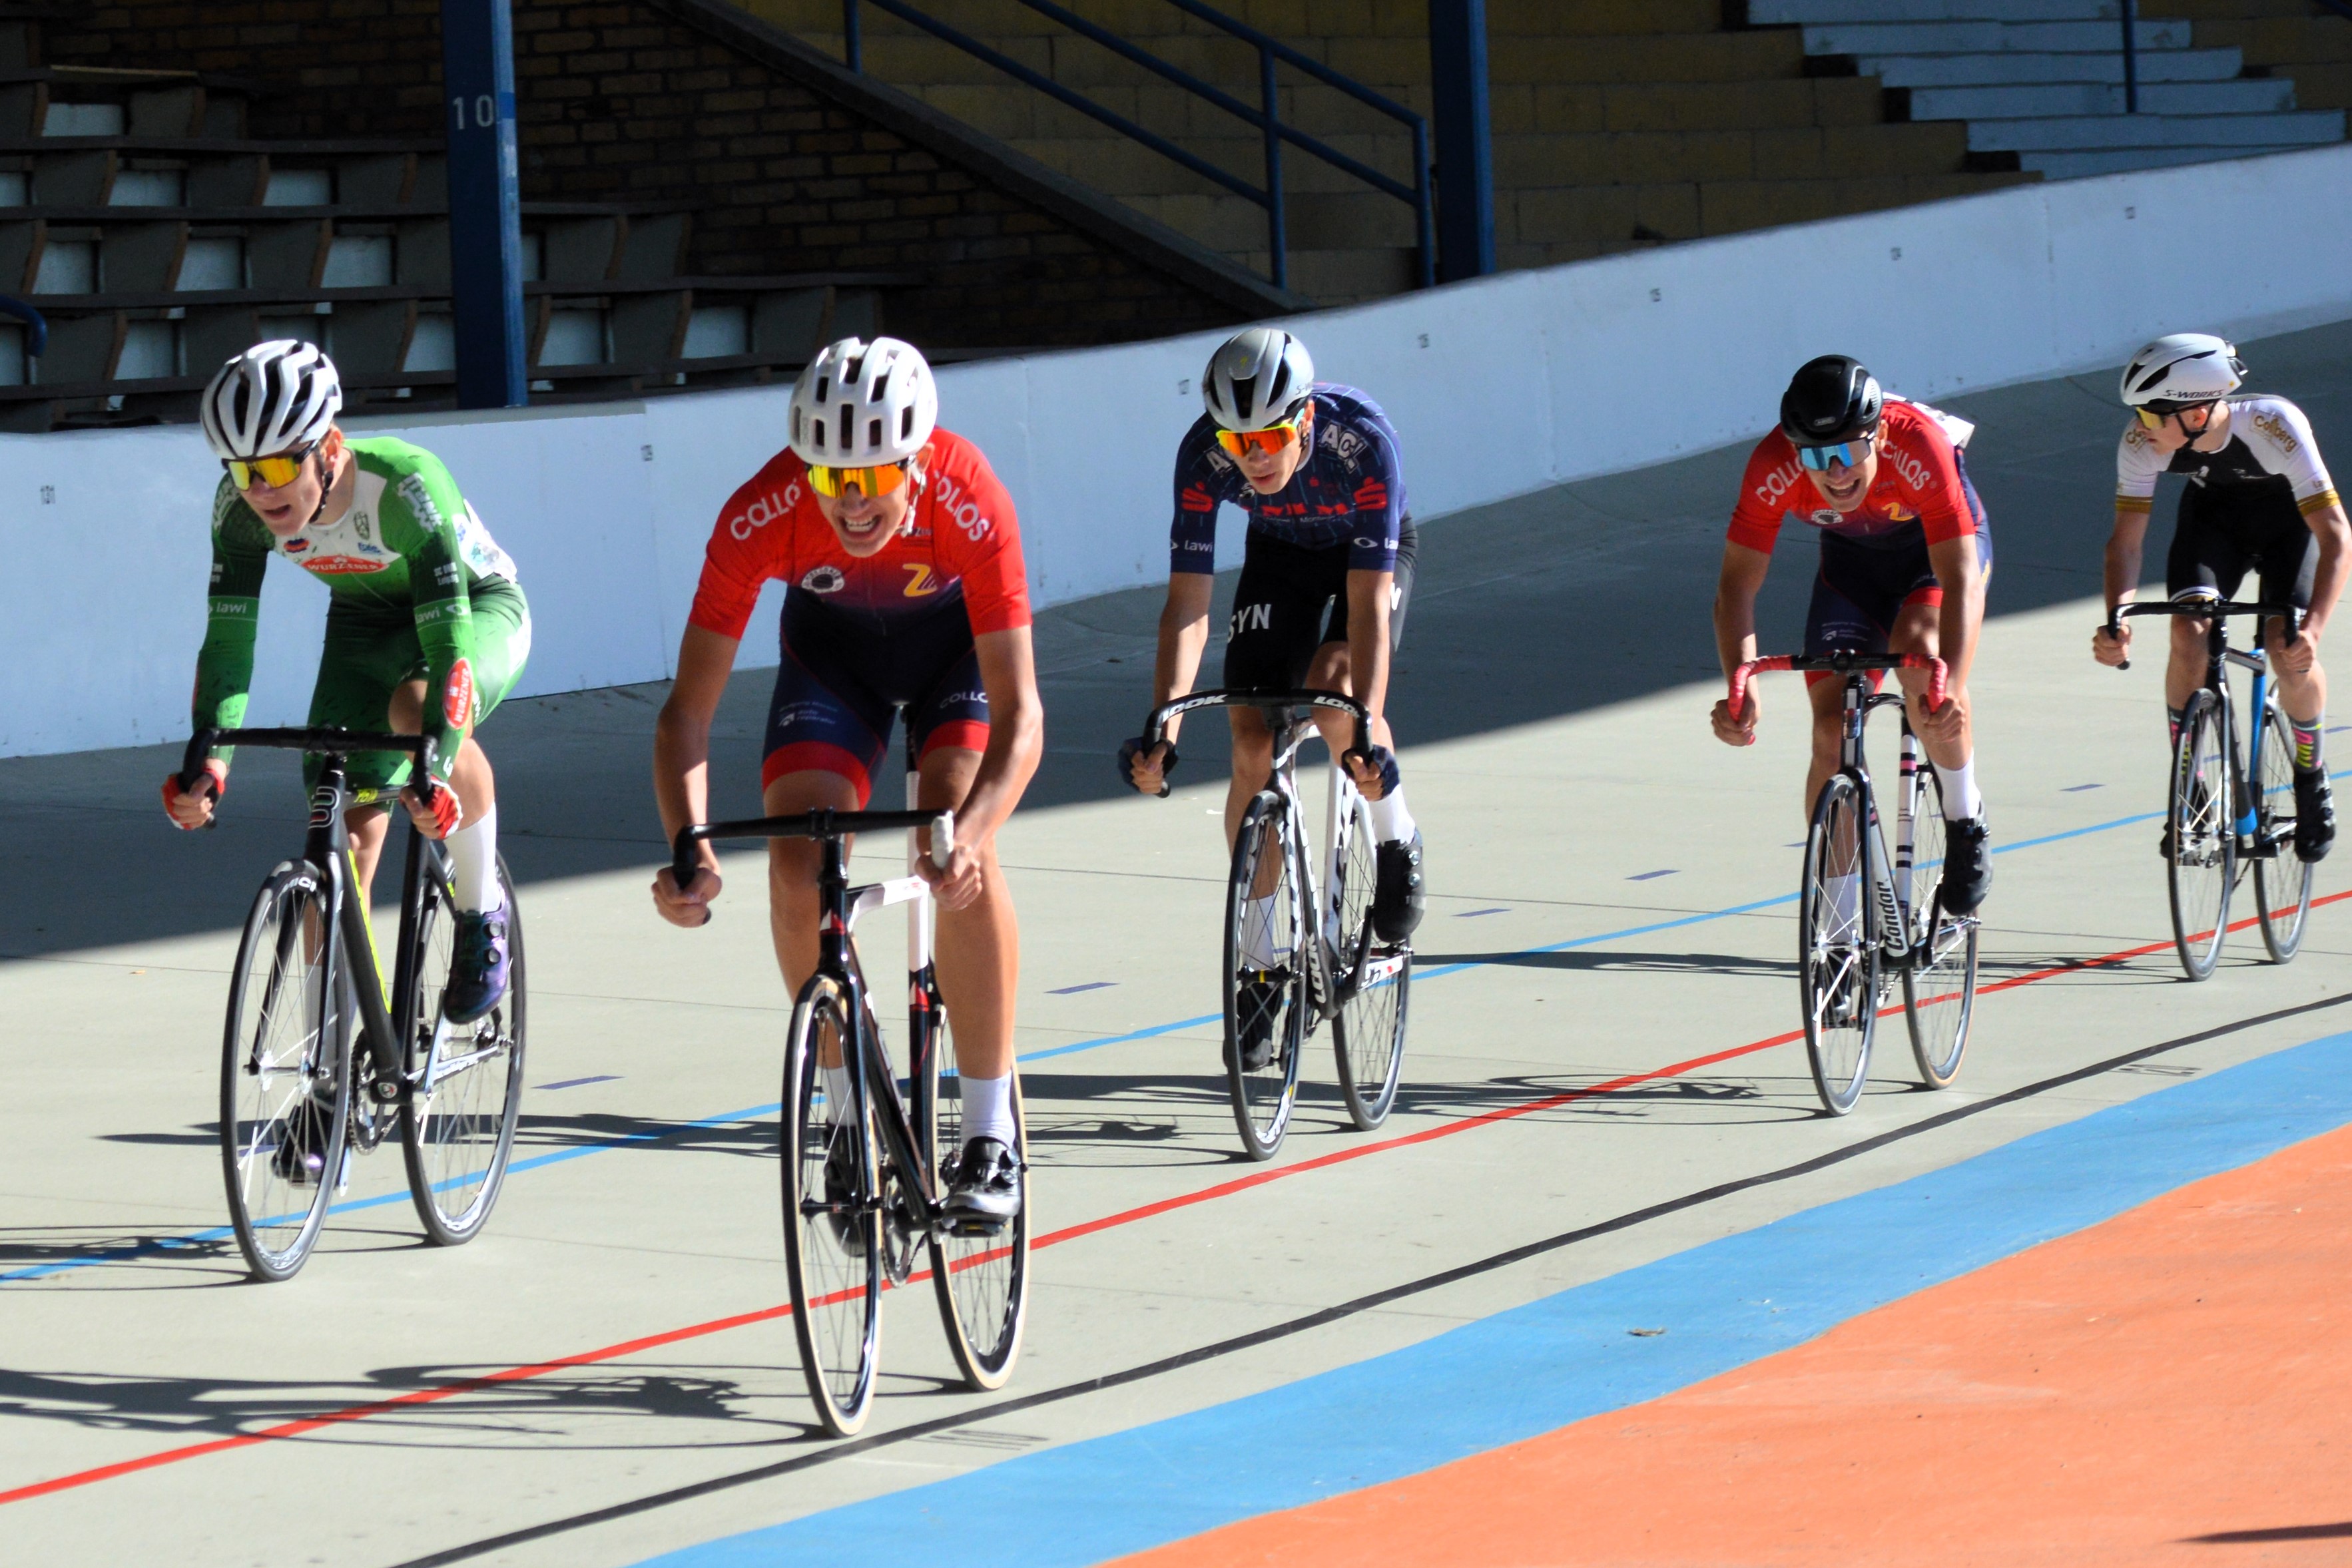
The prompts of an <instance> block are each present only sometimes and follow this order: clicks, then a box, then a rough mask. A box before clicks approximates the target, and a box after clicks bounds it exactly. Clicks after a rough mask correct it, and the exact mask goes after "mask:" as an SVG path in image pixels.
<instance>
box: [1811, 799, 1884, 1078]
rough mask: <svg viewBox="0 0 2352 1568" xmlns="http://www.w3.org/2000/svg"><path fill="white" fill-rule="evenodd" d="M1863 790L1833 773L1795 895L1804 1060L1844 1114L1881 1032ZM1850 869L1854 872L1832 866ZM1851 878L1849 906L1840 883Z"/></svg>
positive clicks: (1816, 809) (1818, 805) (1818, 804)
mask: <svg viewBox="0 0 2352 1568" xmlns="http://www.w3.org/2000/svg"><path fill="white" fill-rule="evenodd" d="M1865 831H1867V829H1866V827H1865V824H1864V821H1863V814H1862V791H1861V789H1859V788H1858V787H1857V786H1856V784H1855V783H1854V780H1853V775H1851V774H1847V773H1835V774H1832V775H1831V776H1830V778H1829V779H1828V781H1827V782H1825V783H1824V784H1822V792H1821V794H1820V795H1819V797H1817V798H1816V799H1815V800H1814V802H1813V819H1812V823H1811V827H1810V828H1809V829H1808V831H1807V832H1806V834H1805V869H1804V880H1803V881H1802V882H1801V883H1799V884H1798V894H1797V968H1798V985H1799V987H1800V995H1801V997H1802V998H1803V999H1804V1007H1805V1059H1806V1061H1807V1062H1808V1063H1809V1064H1810V1065H1811V1069H1812V1074H1813V1087H1814V1089H1815V1090H1816V1091H1817V1092H1819V1093H1820V1094H1821V1097H1822V1107H1823V1108H1824V1109H1825V1110H1827V1111H1828V1112H1829V1113H1830V1114H1831V1115H1832V1116H1843V1115H1844V1114H1845V1113H1847V1112H1849V1111H1851V1110H1853V1107H1854V1104H1855V1103H1856V1102H1858V1101H1859V1100H1860V1099H1861V1098H1862V1089H1863V1085H1864V1082H1867V1081H1868V1078H1869V1074H1870V1046H1871V1039H1872V1036H1873V1035H1874V1033H1875V1032H1876V1030H1877V1027H1878V968H1879V948H1878V944H1879V936H1878V932H1877V930H1876V929H1875V927H1876V925H1877V915H1876V898H1875V891H1874V889H1873V888H1872V887H1871V886H1870V885H1869V883H1870V877H1869V871H1870V866H1869V857H1868V848H1867V841H1866V840H1865V839H1864V833H1865ZM1841 864H1843V865H1849V866H1851V867H1852V868H1853V870H1852V871H1851V872H1850V873H1841V872H1838V871H1836V870H1835V869H1834V868H1835V867H1837V866H1838V865H1841ZM1847 875H1851V876H1852V877H1853V879H1854V882H1853V890H1852V899H1851V903H1852V905H1853V907H1852V908H1851V909H1847V908H1845V907H1844V904H1846V903H1847V902H1848V901H1847V899H1846V898H1845V896H1844V893H1843V888H1842V887H1841V885H1840V883H1839V880H1838V879H1839V878H1841V877H1843V876H1847Z"/></svg>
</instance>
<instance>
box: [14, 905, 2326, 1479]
mask: <svg viewBox="0 0 2352 1568" xmlns="http://www.w3.org/2000/svg"><path fill="white" fill-rule="evenodd" d="M2346 898H2352V889H2347V890H2346V891H2345V892H2342V893H2331V894H2327V895H2326V897H2324V898H2315V899H2313V900H2312V901H2311V906H2312V907H2313V908H2314V909H2316V908H2318V907H2319V906H2320V905H2322V904H2334V903H2336V902H2337V901H2338V900H2340V899H2346ZM2258 918H2259V917H2258V916H2249V917H2247V918H2246V919H2244V920H2240V921H2236V922H2233V923H2232V924H2231V926H2230V929H2231V931H2233V932H2234V931H2243V930H2245V929H2246V928H2247V927H2249V926H2251V925H2254V924H2255V921H2256V919H2258ZM2169 946H2172V942H2171V940H2170V939H2169V938H2167V939H2166V940H2164V941H2161V942H2149V943H2145V944H2143V945H2142V946H2137V947H2126V948H2124V949H2122V950H2121V951H2119V952H2115V953H2107V954H2103V955H2101V956H2098V957H2095V958H2086V959H2081V960H2078V961H2075V962H2073V963H2065V964H2053V965H2050V966H2048V967H2045V968H2040V969H2032V970H2029V971H2027V972H2026V973H2024V974H2022V975H2013V976H2011V977H2009V978H2008V979H2006V980H1997V981H1995V982H1994V983H1993V984H1991V985H1989V986H1979V987H1978V988H1977V995H1979V996H1980V997H1981V996H1990V994H1992V993H1993V992H1995V991H2007V990H2014V989H2015V988H2018V987H2020V986H2030V985H2032V984H2034V983H2035V982H2037V981H2041V980H2047V979H2051V978H2053V977H2056V976H2059V975H2073V974H2079V973H2081V972H2082V971H2084V970H2085V969H2098V968H2105V967H2109V966H2111V965H2115V964H2121V963H2126V962H2128V961H2129V960H2131V959H2133V958H2142V957H2146V956H2148V955H2149V954H2151V953H2160V952H2162V951H2163V950H2164V949H2166V948H2168V947H2169ZM1901 1010H1902V1009H1900V1008H1899V1007H1890V1008H1886V1009H1883V1010H1882V1011H1881V1012H1880V1014H1879V1016H1880V1017H1881V1018H1885V1017H1887V1016H1890V1015H1892V1014H1894V1013H1896V1012H1899V1011H1901ZM1803 1038H1804V1031H1803V1030H1790V1031H1789V1032H1788V1033H1786V1034H1776V1035H1773V1036H1771V1037H1769V1039H1765V1040H1751V1041H1749V1042H1748V1044H1746V1045H1735V1046H1733V1047H1731V1048H1730V1049H1729V1050H1728V1051H1713V1052H1710V1053H1709V1054H1707V1055H1706V1056H1695V1057H1692V1058H1691V1059H1690V1060H1689V1061H1678V1062H1675V1064H1674V1065H1672V1066H1670V1067H1658V1068H1653V1069H1651V1070H1650V1071H1647V1072H1633V1073H1628V1074H1626V1075H1625V1076H1624V1077H1622V1078H1612V1079H1610V1080H1609V1081H1607V1082H1602V1083H1595V1084H1591V1085H1590V1086H1588V1087H1586V1088H1582V1089H1570V1090H1567V1091H1565V1092H1561V1093H1558V1094H1548V1095H1545V1096H1543V1097H1542V1098H1541V1099H1537V1100H1528V1101H1525V1102H1522V1103H1519V1104H1517V1105H1506V1106H1504V1107H1502V1108H1501V1109H1499V1110H1494V1111H1486V1112H1483V1113H1480V1114H1478V1115H1475V1116H1469V1117H1465V1118H1464V1119H1463V1120H1461V1121H1459V1122H1448V1123H1445V1124H1443V1125H1442V1126H1435V1127H1424V1128H1423V1129H1422V1130H1421V1131H1419V1132H1417V1133H1406V1134H1402V1135H1401V1136H1399V1137H1394V1138H1383V1139H1381V1140H1380V1141H1379V1142H1377V1143H1370V1144H1359V1145H1354V1146H1353V1147H1350V1148H1345V1149H1338V1150H1334V1151H1333V1152H1332V1153H1330V1154H1328V1155H1317V1156H1316V1157H1314V1158H1313V1159H1307V1160H1299V1161H1297V1162H1296V1163H1295V1164H1292V1165H1286V1166H1271V1167H1268V1168H1266V1169H1264V1170H1259V1171H1254V1172H1252V1173H1251V1174H1250V1175H1248V1176H1237V1177H1235V1178H1234V1180H1232V1181H1227V1182H1219V1183H1217V1184H1216V1185H1215V1186H1206V1187H1202V1189H1200V1190H1199V1191H1198V1192H1190V1193H1183V1194H1181V1195H1179V1196H1177V1197H1167V1198H1162V1199H1160V1201H1159V1202H1157V1203H1147V1204H1144V1205H1142V1206H1141V1207H1137V1208H1129V1209H1125V1210H1122V1211H1121V1212H1119V1213H1118V1214H1112V1215H1106V1216H1104V1217H1103V1218H1100V1219H1089V1220H1087V1221H1084V1222H1083V1223H1081V1224H1077V1225H1070V1226H1065V1227H1064V1228H1061V1229H1059V1230H1055V1231H1050V1232H1048V1233H1047V1234H1045V1235H1044V1236H1041V1237H1038V1238H1037V1239H1035V1240H1034V1241H1032V1242H1031V1243H1030V1244H1029V1245H1030V1249H1031V1250H1032V1251H1034V1250H1036V1249H1039V1248H1043V1247H1054V1246H1058V1245H1060V1244H1061V1243H1062V1242H1065V1241H1075V1240H1077V1239H1079V1238H1080V1237H1084V1236H1092V1235H1094V1234H1096V1233H1097V1231H1103V1230H1110V1229H1115V1228H1118V1227H1119V1226H1122V1225H1132V1224H1135V1223H1136V1222H1137V1221H1139V1220H1144V1219H1150V1218H1154V1217H1156V1216H1158V1215H1162V1214H1169V1213H1172V1212H1173V1211H1175V1210H1177V1209H1180V1208H1190V1207H1192V1206H1193V1205H1194V1204H1199V1203H1207V1202H1209V1201H1211V1200H1212V1199H1214V1198H1220V1197H1229V1196H1231V1195H1232V1194H1234V1193H1237V1192H1247V1191H1248V1190H1250V1189H1251V1188H1253V1187H1259V1186H1265V1185H1266V1184H1267V1183H1269V1182H1276V1181H1281V1180H1284V1179H1286V1177H1290V1176H1304V1175H1305V1174H1306V1173H1307V1172H1308V1171H1317V1170H1323V1169H1325V1168H1327V1167H1328V1166H1336V1165H1343V1164H1345V1163H1347V1162H1348V1161H1349V1160H1360V1159H1364V1158H1367V1157H1369V1156H1370V1155H1378V1154H1385V1153H1387V1152H1388V1151H1389V1150H1391V1149H1402V1148H1408V1147H1411V1146H1412V1145H1416V1144H1426V1143H1432V1142H1434V1141H1435V1140H1437V1139H1439V1138H1450V1137H1452V1136H1454V1134H1457V1133H1467V1132H1471V1131H1474V1130H1475V1129H1477V1128H1480V1127H1487V1126H1492V1125H1494V1124H1496V1123H1499V1122H1508V1121H1513V1120H1516V1119H1517V1118H1518V1117H1521V1116H1532V1115H1535V1114H1537V1113H1539V1112H1544V1111H1556V1110H1558V1109H1559V1108H1560V1107H1561V1106H1563V1105H1570V1104H1574V1103H1576V1102H1578V1101H1580V1100H1590V1099H1592V1098H1594V1097H1596V1096H1598V1095H1602V1094H1613V1093H1616V1092H1619V1091H1621V1090H1625V1089H1631V1088H1633V1086H1634V1085H1636V1084H1641V1083H1650V1082H1655V1081H1657V1080H1659V1079H1662V1078H1677V1077H1680V1076H1681V1075H1683V1074H1684V1073H1686V1072H1695V1071H1697V1070H1699V1069H1700V1068H1702V1067H1712V1066H1714V1065H1715V1064H1716V1063H1717V1062H1719V1061H1731V1060H1732V1059H1734V1058H1735V1057H1741V1056H1749V1055H1753V1054H1754V1053H1755V1052H1757V1051H1769V1050H1770V1049H1771V1048H1772V1047H1774V1046H1776V1045H1787V1044H1788V1043H1790V1041H1792V1040H1802V1039H1803ZM971 1261H973V1262H978V1261H981V1260H980V1259H974V1260H971ZM929 1272H930V1271H929V1270H919V1271H918V1272H917V1273H915V1274H914V1275H912V1276H910V1277H909V1279H908V1283H909V1284H912V1283H913V1282H914V1281H917V1280H921V1279H926V1278H928V1277H929ZM792 1311H793V1309H792V1305H791V1303H789V1302H785V1303H782V1304H781V1305H778V1306H773V1307H765V1308H762V1309H761V1310H760V1311H758V1312H738V1313H736V1314H735V1315H733V1316H732V1317H724V1318H714V1319H712V1320H710V1321H709V1322H700V1323H693V1324H689V1325H688V1326H687V1327H685V1328H677V1329H669V1330H666V1331H665V1332H663V1333H654V1334H646V1335H645V1336H644V1337H642V1338H639V1339H632V1340H624V1341H622V1342H621V1343H618V1344H608V1345H605V1346H604V1347H602V1348H601V1349H597V1350H585V1351H582V1352H580V1353H579V1354H575V1355H566V1356H559V1357H557V1358H556V1359H554V1360H552V1361H537V1362H532V1363H530V1364H528V1365H525V1366H510V1367H507V1368H505V1369H503V1370H501V1371H499V1372H491V1373H485V1374H483V1375H481V1376H478V1377H468V1378H464V1379H461V1380H460V1381H458V1382H456V1383H445V1384H439V1385H435V1386H434V1387H431V1388H419V1389H415V1390H413V1391H411V1392H409V1393H406V1394H399V1395H394V1396H393V1397H391V1398H389V1399H377V1400H373V1401H371V1402H369V1403H368V1404H365V1405H353V1406H348V1407H347V1408H344V1409H341V1410H334V1411H330V1412H328V1413H326V1414H324V1415H320V1416H303V1417H302V1418H300V1419H299V1420H294V1421H282V1422H279V1423H278V1425H276V1426H274V1427H262V1428H260V1429H259V1430H258V1431H253V1432H241V1433H238V1434H237V1435H236V1436H235V1437H215V1438H211V1439H209V1440H208V1441H205V1442H202V1443H190V1444H187V1445H185V1446H184V1447H181V1448H165V1449H163V1450H162V1451H161V1452H158V1453H153V1454H146V1455H142V1457H140V1458H135V1459H123V1460H120V1461H118V1462H116V1463H114V1464H110V1465H100V1466H98V1467H97V1468H96V1469H87V1470H77V1471H75V1472H74V1473H73V1474H71V1475H65V1476H58V1477H56V1478H54V1479H50V1480H46V1481H35V1482H33V1483H32V1484H30V1485H28V1486H21V1487H16V1488H14V1489H13V1490H7V1491H0V1506H5V1505H6V1504H8V1503H12V1502H25V1501H28V1500H31V1499H33V1498H37V1497H47V1496H48V1495H50V1494H52V1493H54V1492H61V1491H70V1490H74V1489H76V1488H79V1487H86V1486H91V1485H94V1484H95V1483H97V1482H99V1481H105V1480H112V1479H115V1478H116V1477H118V1476H127V1475H135V1474H137V1473H138V1472H140V1471H142V1470H152V1469H157V1468H159V1467H161V1466H163V1465H172V1464H178V1463H180V1462H182V1461H184V1460H187V1459H195V1458H204V1457H205V1455H207V1454H218V1453H225V1452H227V1451H228V1450H230V1449H233V1448H251V1447H252V1446H254V1445H255V1444H257V1443H268V1442H276V1441H278V1440H280V1439H282V1438H287V1437H303V1436H306V1435H308V1434H310V1433H311V1432H317V1431H320V1430H323V1429H325V1428H327V1427H338V1426H341V1425H344V1424H345V1423H348V1422H352V1421H364V1420H366V1419H368V1418H369V1417H371V1416H383V1415H387V1414H390V1413H391V1412H393V1411H395V1410H403V1409H411V1408H414V1407H415V1406H420V1405H433V1404H437V1403H439V1402H440V1401H442V1400H444V1399H454V1398H457V1397H458V1396H461V1395H467V1394H476V1393H479V1392H480V1391H481V1390H483V1389H485V1388H495V1387H497V1386H498V1385H500V1384H506V1383H523V1382H528V1381H530V1380H531V1379H533V1378H539V1377H545V1376H547V1375H549V1374H551V1373H556V1372H565V1371H569V1370H571V1369H572V1368H574V1367H582V1366H594V1365H597V1364H600V1363H603V1362H608V1361H617V1360H619V1359H621V1358H622V1357H624V1356H629V1355H635V1354H639V1353H641V1352H644V1351H648V1350H657V1349H660V1348H661V1347H662V1346H664V1345H671V1344H677V1343H680V1342H682V1341H686V1340H691V1339H700V1338H703V1337H704V1336H706V1335H709V1334H715V1333H725V1332H727V1331H728V1330H729V1329H739V1328H746V1327H749V1326H750V1325H751V1324H753V1323H763V1322H772V1321H773V1320H775V1319H777V1318H782V1317H790V1316H791V1315H792Z"/></svg>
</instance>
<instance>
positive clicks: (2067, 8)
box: [1748, 0, 2123, 27]
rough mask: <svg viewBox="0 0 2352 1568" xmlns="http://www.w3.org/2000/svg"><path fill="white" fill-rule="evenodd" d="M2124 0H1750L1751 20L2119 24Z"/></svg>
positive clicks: (1751, 22)
mask: <svg viewBox="0 0 2352 1568" xmlns="http://www.w3.org/2000/svg"><path fill="white" fill-rule="evenodd" d="M2122 17H2123V6H2122V0H1748V23H1749V25H1750V26H1759V27H1765V26H1789V25H1790V24H1795V25H1798V26H1803V25H1806V24H1810V23H1822V22H1977V21H1988V22H2065V21H2108V22H2116V23H2118V24H2120V23H2121V20H2122Z"/></svg>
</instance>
